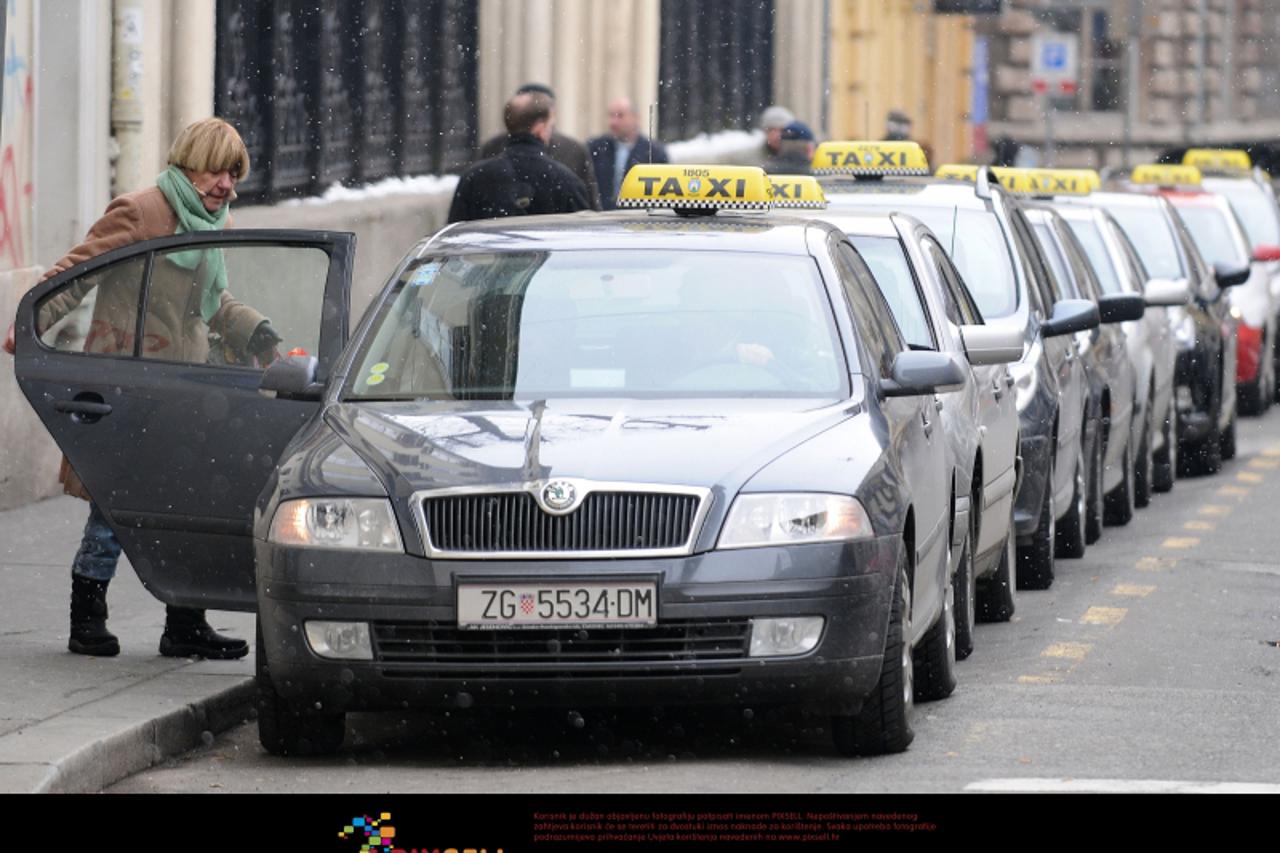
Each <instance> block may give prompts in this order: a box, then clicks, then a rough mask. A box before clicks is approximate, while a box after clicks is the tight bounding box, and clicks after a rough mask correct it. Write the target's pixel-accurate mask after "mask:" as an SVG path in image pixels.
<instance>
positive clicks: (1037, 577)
mask: <svg viewBox="0 0 1280 853" xmlns="http://www.w3.org/2000/svg"><path fill="white" fill-rule="evenodd" d="M1050 452H1051V453H1052V450H1051V451H1050ZM1057 511H1058V509H1057V503H1056V501H1054V499H1053V457H1052V456H1050V457H1049V477H1048V479H1047V480H1046V481H1045V487H1044V497H1043V498H1042V499H1041V502H1040V524H1039V525H1038V526H1037V527H1036V530H1035V533H1033V534H1032V535H1031V544H1030V545H1028V546H1027V547H1025V548H1019V549H1018V589H1048V588H1049V587H1050V586H1052V585H1053V557H1054V553H1053V552H1054V547H1055V543H1056V542H1057V522H1058V519H1057V518H1056V515H1057Z"/></svg>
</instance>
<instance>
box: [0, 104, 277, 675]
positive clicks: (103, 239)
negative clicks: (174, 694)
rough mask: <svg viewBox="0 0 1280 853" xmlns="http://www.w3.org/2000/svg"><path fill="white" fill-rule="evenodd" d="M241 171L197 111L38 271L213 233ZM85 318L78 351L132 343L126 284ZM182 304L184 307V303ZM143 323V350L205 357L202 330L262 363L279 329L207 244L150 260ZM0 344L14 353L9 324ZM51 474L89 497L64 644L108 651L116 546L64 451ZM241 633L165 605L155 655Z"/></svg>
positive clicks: (230, 147)
mask: <svg viewBox="0 0 1280 853" xmlns="http://www.w3.org/2000/svg"><path fill="white" fill-rule="evenodd" d="M248 174H249V153H248V151H247V150H246V149H245V146H244V141H243V140H241V138H240V134H238V133H237V132H236V130H235V128H233V127H232V126H231V125H229V124H227V123H226V122H225V121H223V120H221V119H218V118H207V119H203V120H201V121H197V122H195V123H194V124H192V125H190V126H189V127H187V128H186V129H185V130H183V131H182V132H181V133H180V134H178V138H177V139H175V140H174V142H173V145H172V147H171V148H170V149H169V167H168V168H167V169H166V170H165V171H164V172H162V173H161V174H160V175H159V177H157V178H156V183H155V185H154V186H150V187H147V188H146V189H141V190H137V191H135V192H131V193H126V194H124V195H122V196H120V197H119V198H116V199H115V200H113V201H112V202H111V203H110V204H109V205H108V206H107V210H106V213H104V214H103V216H102V218H101V219H99V220H98V221H97V222H95V223H94V224H93V227H92V228H90V229H89V234H88V236H86V237H85V239H84V242H82V243H81V244H80V245H78V246H76V247H75V248H74V249H72V250H71V251H70V252H68V253H67V254H66V255H65V256H64V257H63V258H62V259H61V260H59V261H58V262H57V263H56V264H54V265H53V266H52V267H51V268H50V269H49V271H48V272H47V273H45V276H44V277H45V278H49V277H50V276H53V275H57V274H58V273H60V272H62V271H64V270H66V269H69V268H71V267H73V266H75V265H76V264H79V263H82V262H84V261H87V260H89V259H90V258H93V257H96V256H98V255H101V254H104V253H106V252H109V251H111V250H113V249H118V248H120V247H121V246H127V245H129V244H131V243H136V242H139V241H142V240H149V239H152V238H155V237H164V236H168V235H171V234H185V233H189V232H194V231H217V230H221V229H222V228H224V227H226V225H227V223H228V216H229V213H228V211H229V207H230V203H231V201H232V199H234V198H235V185H236V183H237V182H238V181H240V180H243V179H244V177H245V176H246V175H248ZM97 285H98V282H97V281H91V282H90V281H86V282H83V283H81V282H77V283H76V284H73V285H72V286H71V287H69V288H67V289H66V290H63V291H61V292H59V294H58V295H57V296H55V297H53V298H52V299H50V300H49V301H48V302H46V303H45V304H44V305H42V306H41V307H40V316H39V317H38V319H37V325H38V328H39V329H40V330H41V331H43V330H46V329H48V328H49V327H50V326H51V325H53V323H55V322H57V321H58V320H60V319H61V318H62V317H64V316H66V314H67V313H69V312H70V311H71V310H72V309H74V308H75V307H76V306H77V305H78V304H79V303H80V301H81V300H82V299H83V298H84V297H85V296H86V295H87V294H88V292H89V291H91V290H93V289H94V288H95V287H97ZM97 289H98V291H99V292H98V294H97V296H96V299H95V302H94V306H93V318H92V321H91V323H90V332H89V336H88V337H87V338H86V340H85V350H86V351H92V352H95V353H105V354H110V353H116V352H132V346H133V344H132V335H133V330H134V327H135V325H136V322H137V286H136V282H135V283H134V284H133V287H132V291H133V292H132V293H131V292H130V288H129V287H127V286H113V284H112V283H111V282H110V281H109V280H108V281H103V282H102V283H101V287H97ZM189 306H195V308H194V310H192V309H191V308H190V307H189ZM147 328H148V329H154V330H156V331H157V332H158V333H159V334H157V335H155V338H154V340H157V341H162V342H163V343H162V345H161V346H160V349H154V348H153V349H149V350H148V352H147V355H148V356H149V357H153V358H164V359H172V360H179V361H195V362H203V361H205V360H206V359H207V358H208V356H209V331H210V329H215V330H217V331H219V332H220V333H221V334H222V336H223V338H224V340H226V341H228V343H230V344H231V345H232V346H234V347H237V348H239V349H242V350H244V351H246V352H250V353H256V354H262V357H263V360H268V358H269V355H270V353H271V352H272V351H273V350H274V347H275V344H277V343H279V341H280V338H279V336H278V335H277V334H276V332H275V330H274V329H273V328H272V327H271V324H270V322H269V321H268V320H267V318H265V317H263V316H262V315H261V314H260V313H258V312H257V311H255V310H254V309H253V308H250V307H249V306H247V305H244V304H242V303H241V302H239V301H238V300H236V299H235V298H234V297H233V296H232V295H231V294H230V293H229V292H228V290H227V273H226V268H225V266H224V263H223V259H222V253H221V252H220V251H218V250H216V249H215V250H198V249H197V250H192V251H187V252H176V253H170V254H168V255H166V256H165V260H164V267H163V268H160V267H157V269H156V270H155V272H154V274H153V277H152V282H151V290H150V295H149V298H148V301H147ZM4 349H6V350H7V351H8V352H10V353H12V352H13V351H14V330H13V327H12V326H11V327H10V328H9V334H8V336H7V337H6V339H5V342H4ZM60 479H61V481H62V483H63V485H64V490H65V491H66V492H67V493H68V494H71V495H75V496H77V497H81V498H84V499H86V500H89V501H90V506H89V520H88V522H87V523H86V524H85V530H84V538H83V540H82V541H81V543H80V549H79V551H77V553H76V556H75V559H74V561H73V562H72V566H71V579H72V585H71V637H70V639H69V640H68V642H67V647H68V649H70V650H71V651H72V652H75V653H77V654H86V655H115V654H119V653H120V644H119V641H118V640H117V639H116V637H115V636H114V635H113V634H111V632H109V631H108V630H107V626H106V619H107V603H106V594H107V585H108V583H110V581H111V579H112V578H113V577H114V576H115V571H116V563H117V562H118V560H119V557H120V543H119V541H117V539H116V537H115V534H114V533H113V532H112V530H111V527H110V526H109V525H108V524H107V521H106V518H105V517H104V516H103V514H102V512H101V510H99V509H98V506H97V504H96V503H93V502H92V498H91V497H90V496H89V494H88V493H87V492H86V491H85V489H84V486H83V485H82V484H81V483H80V480H79V478H78V477H77V476H76V474H75V471H73V470H72V469H71V467H70V465H69V464H68V463H67V460H66V459H65V458H64V459H63V463H62V473H61V476H60ZM248 650H249V648H248V645H247V644H246V643H245V641H244V640H238V639H233V638H230V637H224V636H222V635H220V634H217V633H216V632H214V630H213V629H212V628H211V627H210V626H209V624H208V622H206V621H205V616H204V611H203V610H194V609H190V608H180V607H167V608H166V611H165V628H164V634H163V635H162V636H161V638H160V654H162V655H167V656H170V657H188V656H199V657H208V658H238V657H243V656H244V655H245V654H247V653H248Z"/></svg>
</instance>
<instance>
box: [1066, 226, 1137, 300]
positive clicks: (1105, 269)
mask: <svg viewBox="0 0 1280 853" xmlns="http://www.w3.org/2000/svg"><path fill="white" fill-rule="evenodd" d="M1067 224H1068V225H1069V226H1071V233H1072V234H1075V235H1076V239H1077V240H1079V241H1080V245H1081V246H1083V247H1084V253H1085V255H1086V256H1087V257H1088V258H1089V263H1090V264H1091V265H1092V266H1093V272H1094V275H1096V276H1097V277H1098V285H1099V286H1100V287H1101V288H1102V292H1103V293H1123V292H1124V288H1123V287H1122V286H1121V285H1120V276H1119V274H1118V273H1117V272H1116V268H1115V266H1114V265H1113V264H1112V263H1111V254H1110V253H1109V252H1108V251H1107V247H1106V244H1105V243H1103V242H1102V232H1101V231H1099V230H1098V224H1097V223H1096V222H1094V221H1093V220H1092V219H1068V220H1067Z"/></svg>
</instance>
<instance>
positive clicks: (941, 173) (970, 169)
mask: <svg viewBox="0 0 1280 853" xmlns="http://www.w3.org/2000/svg"><path fill="white" fill-rule="evenodd" d="M933 176H934V177H935V178H942V179H943V180H944V181H976V180H978V167H977V166H972V165H969V164H966V163H944V164H942V165H941V166H939V167H938V171H936V172H934V173H933Z"/></svg>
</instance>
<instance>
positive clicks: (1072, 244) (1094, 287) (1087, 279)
mask: <svg viewBox="0 0 1280 853" xmlns="http://www.w3.org/2000/svg"><path fill="white" fill-rule="evenodd" d="M1054 232H1055V233H1056V234H1057V235H1058V245H1059V246H1061V247H1062V253H1063V254H1064V255H1065V256H1066V258H1067V263H1069V264H1070V265H1071V270H1072V272H1074V273H1075V278H1076V281H1077V282H1078V283H1079V286H1080V292H1081V295H1082V296H1083V297H1084V298H1085V299H1091V300H1093V301H1094V302H1097V301H1098V300H1099V299H1101V298H1102V285H1100V284H1099V283H1098V279H1097V276H1095V275H1094V274H1093V267H1092V266H1090V265H1089V259H1088V258H1086V257H1085V255H1084V249H1083V248H1082V247H1081V246H1080V243H1079V241H1077V240H1076V235H1075V234H1074V233H1073V232H1072V231H1071V229H1070V228H1068V227H1067V226H1066V225H1064V224H1063V223H1062V221H1061V220H1059V221H1058V222H1057V223H1055V225H1054Z"/></svg>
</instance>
